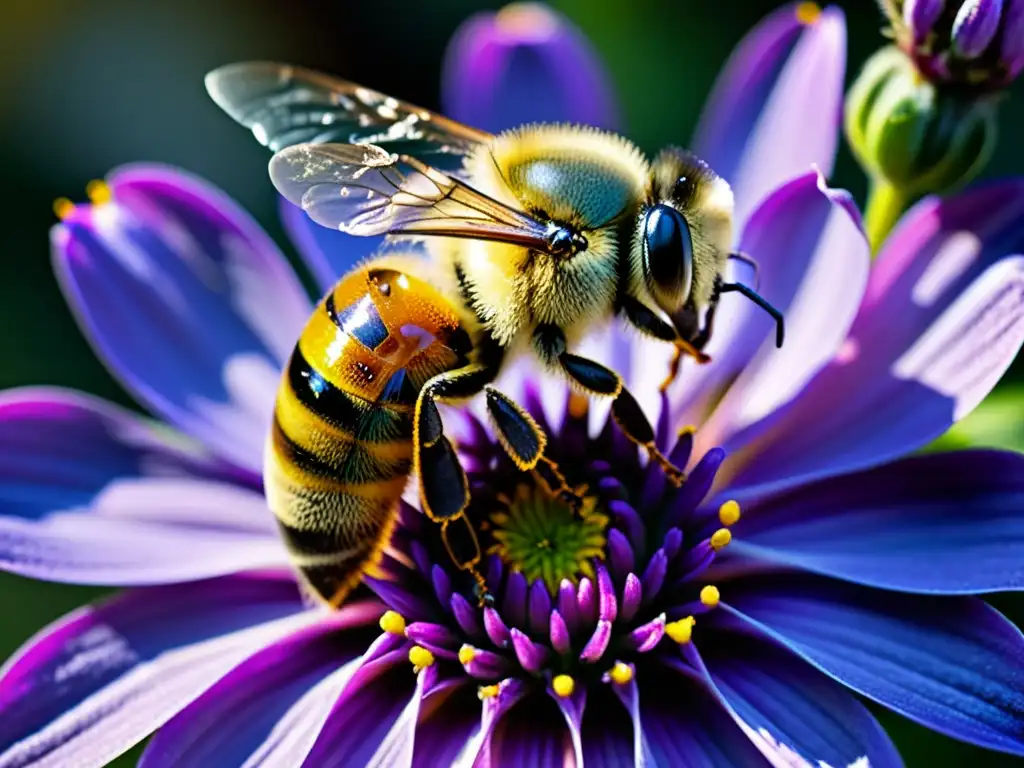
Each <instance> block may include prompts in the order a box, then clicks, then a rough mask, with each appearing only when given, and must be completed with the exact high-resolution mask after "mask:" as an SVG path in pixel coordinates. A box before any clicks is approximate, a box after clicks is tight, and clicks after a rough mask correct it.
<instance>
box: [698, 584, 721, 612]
mask: <svg viewBox="0 0 1024 768" xmlns="http://www.w3.org/2000/svg"><path fill="white" fill-rule="evenodd" d="M721 599H722V595H721V594H720V593H719V591H718V587H716V586H715V585H714V584H708V585H707V586H706V587H704V588H703V589H702V590H701V591H700V601H701V602H702V603H704V605H706V606H707V607H708V608H714V607H715V606H716V605H718V601H719V600H721Z"/></svg>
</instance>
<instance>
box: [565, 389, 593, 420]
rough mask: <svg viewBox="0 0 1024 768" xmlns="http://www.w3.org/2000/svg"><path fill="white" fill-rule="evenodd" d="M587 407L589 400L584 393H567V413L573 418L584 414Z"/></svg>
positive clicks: (579, 417)
mask: <svg viewBox="0 0 1024 768" xmlns="http://www.w3.org/2000/svg"><path fill="white" fill-rule="evenodd" d="M589 407H590V401H589V400H587V397H586V396H585V395H581V394H580V393H579V392H571V393H569V415H570V416H572V417H573V418H574V419H582V418H583V417H584V416H586V415H587V409H588V408H589Z"/></svg>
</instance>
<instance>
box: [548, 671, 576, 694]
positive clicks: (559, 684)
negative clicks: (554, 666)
mask: <svg viewBox="0 0 1024 768" xmlns="http://www.w3.org/2000/svg"><path fill="white" fill-rule="evenodd" d="M551 687H552V688H553V689H554V691H555V693H556V694H558V695H559V696H561V697H562V698H563V699H565V698H567V697H569V696H572V692H573V691H574V690H576V681H575V680H573V679H572V678H571V677H569V675H555V677H554V679H553V680H552V681H551Z"/></svg>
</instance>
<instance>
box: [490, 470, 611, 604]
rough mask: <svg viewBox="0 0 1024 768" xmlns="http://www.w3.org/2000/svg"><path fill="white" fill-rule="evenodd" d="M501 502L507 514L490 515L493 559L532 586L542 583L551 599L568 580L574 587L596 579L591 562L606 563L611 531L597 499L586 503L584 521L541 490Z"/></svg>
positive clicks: (523, 488) (520, 491) (529, 489)
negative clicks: (597, 559)
mask: <svg viewBox="0 0 1024 768" xmlns="http://www.w3.org/2000/svg"><path fill="white" fill-rule="evenodd" d="M502 501H504V502H505V509H499V510H498V511H496V512H494V513H493V514H492V515H491V536H492V538H493V540H494V544H493V545H492V546H491V547H490V549H489V550H488V551H489V552H490V553H494V554H497V555H498V556H499V557H500V558H501V559H502V561H503V562H504V563H505V564H506V565H508V566H509V567H510V568H511V569H512V570H514V571H519V572H521V573H522V574H523V575H524V576H525V577H526V579H527V581H529V582H531V583H532V582H534V581H543V582H544V584H545V585H546V586H547V588H548V590H549V591H550V592H551V594H552V595H553V594H555V593H556V591H557V590H558V585H559V584H561V583H562V580H563V579H569V581H571V582H572V583H574V584H575V583H576V582H577V581H578V580H579V579H580V577H582V576H587V577H588V578H593V577H594V568H593V565H592V564H591V560H592V559H593V558H599V559H603V558H604V548H605V543H606V541H607V540H606V538H605V530H606V529H607V528H608V516H607V515H605V514H602V513H600V512H598V511H597V500H596V499H594V497H592V496H588V497H586V498H585V499H584V501H583V508H582V510H581V511H580V513H579V515H577V514H575V513H574V512H573V510H572V508H571V507H570V506H569V505H568V504H566V503H565V502H563V501H561V500H560V499H555V498H551V497H550V496H549V495H548V494H547V493H546V492H545V491H544V490H542V489H541V488H539V487H537V486H528V485H520V486H519V487H518V488H517V489H516V494H515V497H514V498H512V499H509V498H507V497H506V498H504V499H502Z"/></svg>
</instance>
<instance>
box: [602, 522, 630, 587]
mask: <svg viewBox="0 0 1024 768" xmlns="http://www.w3.org/2000/svg"><path fill="white" fill-rule="evenodd" d="M635 562H636V559H635V558H634V556H633V547H631V546H630V544H629V541H628V540H627V539H626V536H625V534H623V533H622V531H620V530H619V529H618V528H612V529H611V530H610V531H608V566H609V567H610V569H611V572H612V573H614V574H615V576H616V578H617V579H618V580H619V581H622V580H623V579H624V578H625V577H626V574H627V573H629V572H631V571H632V570H633V565H634V564H635Z"/></svg>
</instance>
